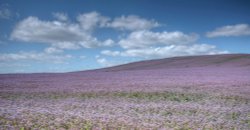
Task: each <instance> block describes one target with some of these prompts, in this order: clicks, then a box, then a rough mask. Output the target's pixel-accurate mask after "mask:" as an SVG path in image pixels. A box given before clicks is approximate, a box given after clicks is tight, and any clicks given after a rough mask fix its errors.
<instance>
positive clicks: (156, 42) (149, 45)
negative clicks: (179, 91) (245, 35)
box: [101, 30, 228, 59]
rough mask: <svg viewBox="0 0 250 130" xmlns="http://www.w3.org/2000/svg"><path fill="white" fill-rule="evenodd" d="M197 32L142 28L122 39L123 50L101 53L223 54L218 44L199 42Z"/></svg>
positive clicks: (149, 55)
mask: <svg viewBox="0 0 250 130" xmlns="http://www.w3.org/2000/svg"><path fill="white" fill-rule="evenodd" d="M197 40H198V35H197V34H194V33H193V34H185V33H183V32H180V31H174V32H166V31H164V32H152V31H149V30H140V31H134V32H131V33H130V34H129V35H128V36H127V37H125V38H123V39H120V41H119V42H118V44H119V45H120V46H121V47H122V48H123V50H122V51H111V50H103V51H101V54H103V55H107V56H125V57H140V58H150V59H153V58H166V57H173V56H186V55H201V54H202V55H205V54H223V53H228V52H227V51H220V50H218V49H217V48H216V46H213V45H208V44H198V43H197Z"/></svg>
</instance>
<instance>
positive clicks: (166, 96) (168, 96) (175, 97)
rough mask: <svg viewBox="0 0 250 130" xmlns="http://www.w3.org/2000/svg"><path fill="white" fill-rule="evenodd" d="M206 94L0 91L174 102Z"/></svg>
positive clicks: (36, 96)
mask: <svg viewBox="0 0 250 130" xmlns="http://www.w3.org/2000/svg"><path fill="white" fill-rule="evenodd" d="M205 97H206V95H204V94H200V93H180V92H168V91H164V92H83V93H63V92H61V93H59V92H50V93H45V92H42V93H36V92H34V93H10V92H9V93H0V98H2V99H10V100H15V99H17V100H18V99H65V98H79V99H92V98H127V99H139V100H141V99H143V100H153V101H154V100H168V101H176V102H190V101H200V100H202V99H204V98H205Z"/></svg>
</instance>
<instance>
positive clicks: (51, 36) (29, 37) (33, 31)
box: [11, 17, 111, 49]
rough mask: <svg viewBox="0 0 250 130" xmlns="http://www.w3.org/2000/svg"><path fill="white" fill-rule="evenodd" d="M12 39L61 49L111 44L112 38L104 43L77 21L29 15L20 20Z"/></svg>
mask: <svg viewBox="0 0 250 130" xmlns="http://www.w3.org/2000/svg"><path fill="white" fill-rule="evenodd" d="M11 39H15V40H20V41H24V42H39V43H48V44H50V45H52V46H53V47H56V48H59V49H78V48H80V47H85V48H93V47H99V46H106V45H109V46H110V44H111V40H108V41H105V42H104V43H103V42H101V41H98V40H97V38H95V37H92V36H91V34H89V32H86V31H85V30H83V29H82V28H81V27H80V25H79V24H77V23H75V24H74V23H64V22H61V21H42V20H39V19H38V18H37V17H28V18H26V19H24V20H22V21H21V22H19V23H18V24H17V25H16V27H15V29H14V30H13V32H12V33H11Z"/></svg>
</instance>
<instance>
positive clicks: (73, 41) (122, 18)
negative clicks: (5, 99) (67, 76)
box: [0, 0, 250, 73]
mask: <svg viewBox="0 0 250 130" xmlns="http://www.w3.org/2000/svg"><path fill="white" fill-rule="evenodd" d="M249 14H250V1H248V0H233V1H232V0H210V1H205V0H120V1H118V0H75V1H67V0H42V1H38V0H23V1H14V0H1V1H0V68H1V69H0V73H34V72H69V71H78V70H88V69H95V68H101V67H108V66H113V65H118V64H123V63H128V62H133V61H140V60H147V59H158V58H167V57H175V56H188V55H206V54H209V55H210V54H225V53H250V17H249Z"/></svg>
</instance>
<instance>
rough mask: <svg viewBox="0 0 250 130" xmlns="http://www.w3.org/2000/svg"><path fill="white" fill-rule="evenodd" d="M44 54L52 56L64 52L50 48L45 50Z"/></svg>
mask: <svg viewBox="0 0 250 130" xmlns="http://www.w3.org/2000/svg"><path fill="white" fill-rule="evenodd" d="M44 52H45V53H48V54H52V53H62V52H63V51H62V50H61V49H58V48H55V47H48V48H46V49H45V50H44Z"/></svg>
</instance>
